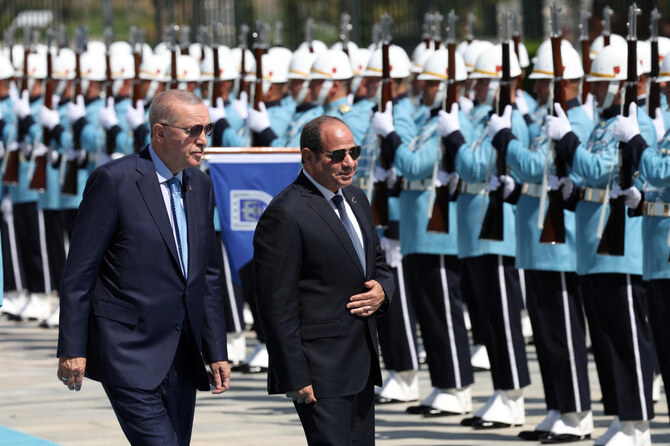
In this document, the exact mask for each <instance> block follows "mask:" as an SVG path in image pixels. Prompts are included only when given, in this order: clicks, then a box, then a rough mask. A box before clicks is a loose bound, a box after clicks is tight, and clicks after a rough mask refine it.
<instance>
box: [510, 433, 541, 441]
mask: <svg viewBox="0 0 670 446" xmlns="http://www.w3.org/2000/svg"><path fill="white" fill-rule="evenodd" d="M548 433H549V431H521V432H519V435H517V437H519V438H521V439H522V440H526V441H540V438H542V437H543V436H545V435H547V434H548Z"/></svg>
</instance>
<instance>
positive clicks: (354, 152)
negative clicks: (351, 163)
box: [323, 146, 361, 163]
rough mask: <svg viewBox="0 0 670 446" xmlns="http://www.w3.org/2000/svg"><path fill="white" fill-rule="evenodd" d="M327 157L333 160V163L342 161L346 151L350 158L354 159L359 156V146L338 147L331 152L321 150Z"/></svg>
mask: <svg viewBox="0 0 670 446" xmlns="http://www.w3.org/2000/svg"><path fill="white" fill-rule="evenodd" d="M323 153H324V154H325V155H326V156H327V157H328V158H330V159H331V160H332V161H333V162H335V163H341V162H342V161H344V158H345V157H346V156H347V153H348V154H349V156H351V159H352V160H355V159H356V158H358V157H359V156H361V146H353V147H352V148H350V149H339V150H333V151H332V152H323Z"/></svg>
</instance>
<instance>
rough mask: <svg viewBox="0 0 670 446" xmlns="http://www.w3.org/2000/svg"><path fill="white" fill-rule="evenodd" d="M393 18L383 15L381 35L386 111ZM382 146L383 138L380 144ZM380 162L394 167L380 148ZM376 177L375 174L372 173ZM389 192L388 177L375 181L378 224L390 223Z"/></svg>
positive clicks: (389, 97)
mask: <svg viewBox="0 0 670 446" xmlns="http://www.w3.org/2000/svg"><path fill="white" fill-rule="evenodd" d="M392 23H393V19H392V18H391V16H390V15H388V14H387V13H384V14H383V15H382V35H381V48H382V85H381V88H382V95H381V96H382V97H381V104H378V105H379V110H380V111H381V112H382V113H384V112H385V111H386V103H387V102H388V101H390V100H392V99H393V84H392V83H393V79H391V62H390V60H389V47H390V46H391V40H392V37H391V24H392ZM379 146H381V138H380V144H379ZM379 163H380V164H381V167H382V168H384V169H385V170H388V169H390V168H391V167H392V165H391V160H389V159H388V158H387V157H386V155H384V152H382V151H381V150H380V154H379ZM371 164H372V165H371V166H370V169H371V172H374V170H375V165H374V164H375V163H374V162H373V163H371ZM371 176H372V177H374V174H373V175H371ZM388 199H389V193H388V185H387V184H386V179H383V180H381V181H376V182H375V183H374V195H373V198H372V216H373V217H374V220H375V225H376V226H381V227H386V226H388V224H389V208H388V202H389V200H388Z"/></svg>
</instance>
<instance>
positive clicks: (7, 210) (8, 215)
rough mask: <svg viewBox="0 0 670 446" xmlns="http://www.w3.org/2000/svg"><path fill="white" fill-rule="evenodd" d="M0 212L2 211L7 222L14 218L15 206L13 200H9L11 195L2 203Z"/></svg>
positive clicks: (0, 203)
mask: <svg viewBox="0 0 670 446" xmlns="http://www.w3.org/2000/svg"><path fill="white" fill-rule="evenodd" d="M0 210H2V215H3V216H4V217H5V221H9V220H11V219H12V218H13V217H14V205H13V204H12V199H11V198H9V195H5V197H4V198H3V199H2V201H1V202H0Z"/></svg>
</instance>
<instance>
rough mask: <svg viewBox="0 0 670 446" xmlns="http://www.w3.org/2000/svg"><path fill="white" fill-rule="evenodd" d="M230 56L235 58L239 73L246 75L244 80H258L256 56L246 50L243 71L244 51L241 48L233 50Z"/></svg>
mask: <svg viewBox="0 0 670 446" xmlns="http://www.w3.org/2000/svg"><path fill="white" fill-rule="evenodd" d="M230 55H231V57H232V58H233V61H234V63H235V66H236V67H237V71H238V72H243V73H244V80H245V81H247V82H253V81H255V80H256V59H255V58H254V54H253V53H252V52H251V51H250V50H248V49H246V50H245V51H244V70H242V49H241V48H240V47H235V48H231V50H230Z"/></svg>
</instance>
